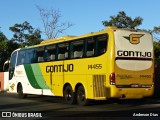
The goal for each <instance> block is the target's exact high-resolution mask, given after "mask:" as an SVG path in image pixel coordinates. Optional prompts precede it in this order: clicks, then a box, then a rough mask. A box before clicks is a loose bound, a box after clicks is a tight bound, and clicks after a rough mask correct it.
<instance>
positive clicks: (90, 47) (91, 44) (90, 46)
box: [86, 38, 95, 57]
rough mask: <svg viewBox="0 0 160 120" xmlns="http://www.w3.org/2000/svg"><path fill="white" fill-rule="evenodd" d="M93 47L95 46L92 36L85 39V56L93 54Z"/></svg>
mask: <svg viewBox="0 0 160 120" xmlns="http://www.w3.org/2000/svg"><path fill="white" fill-rule="evenodd" d="M94 48H95V42H94V40H93V39H92V38H89V39H87V51H86V56H87V57H92V56H94Z"/></svg>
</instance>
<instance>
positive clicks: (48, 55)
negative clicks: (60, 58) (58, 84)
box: [45, 45, 56, 61]
mask: <svg viewBox="0 0 160 120" xmlns="http://www.w3.org/2000/svg"><path fill="white" fill-rule="evenodd" d="M54 60H56V45H49V46H46V49H45V61H54Z"/></svg>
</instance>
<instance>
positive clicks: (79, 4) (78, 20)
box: [0, 0, 160, 39]
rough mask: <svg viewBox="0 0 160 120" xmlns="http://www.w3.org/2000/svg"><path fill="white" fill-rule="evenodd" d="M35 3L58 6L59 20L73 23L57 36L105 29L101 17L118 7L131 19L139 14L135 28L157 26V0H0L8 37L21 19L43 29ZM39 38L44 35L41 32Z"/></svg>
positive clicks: (3, 28) (0, 21)
mask: <svg viewBox="0 0 160 120" xmlns="http://www.w3.org/2000/svg"><path fill="white" fill-rule="evenodd" d="M37 5H38V6H39V7H41V8H45V9H48V10H50V9H51V8H52V9H55V10H59V11H60V14H61V16H62V17H61V18H60V22H66V21H67V22H70V23H72V24H74V25H73V26H72V27H70V28H69V29H67V30H66V31H65V32H64V33H63V34H62V35H61V36H65V35H75V36H79V35H83V34H87V33H90V32H96V31H99V30H102V29H105V27H104V26H103V25H102V21H104V20H110V16H113V15H115V16H116V15H117V14H118V12H119V11H125V13H126V14H127V15H128V16H130V17H131V18H133V19H134V18H135V17H138V16H140V17H142V18H143V22H142V25H141V26H139V27H138V28H139V29H153V27H154V26H160V13H159V12H160V9H159V6H160V0H1V1H0V31H1V32H3V33H4V34H5V35H6V37H7V38H8V39H11V38H12V36H13V32H11V31H10V30H9V27H11V26H14V24H16V23H17V24H21V23H23V22H24V21H28V22H29V23H30V25H31V26H32V27H33V28H39V29H40V30H41V31H44V30H43V23H42V21H41V18H40V14H39V11H38V9H37V8H36V6H37ZM42 39H47V37H46V36H45V35H42Z"/></svg>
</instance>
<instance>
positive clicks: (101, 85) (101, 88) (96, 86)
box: [93, 75, 106, 97]
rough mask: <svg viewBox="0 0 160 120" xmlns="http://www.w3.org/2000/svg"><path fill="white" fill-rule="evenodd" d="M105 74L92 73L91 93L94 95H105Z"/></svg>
mask: <svg viewBox="0 0 160 120" xmlns="http://www.w3.org/2000/svg"><path fill="white" fill-rule="evenodd" d="M105 81H106V75H93V95H94V97H105V96H106V89H105Z"/></svg>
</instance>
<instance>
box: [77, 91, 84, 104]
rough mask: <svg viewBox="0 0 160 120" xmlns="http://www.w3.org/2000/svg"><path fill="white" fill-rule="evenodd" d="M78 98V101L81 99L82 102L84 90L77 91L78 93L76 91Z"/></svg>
mask: <svg viewBox="0 0 160 120" xmlns="http://www.w3.org/2000/svg"><path fill="white" fill-rule="evenodd" d="M78 99H79V101H81V102H83V101H85V94H84V91H82V90H81V91H79V93H78Z"/></svg>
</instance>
